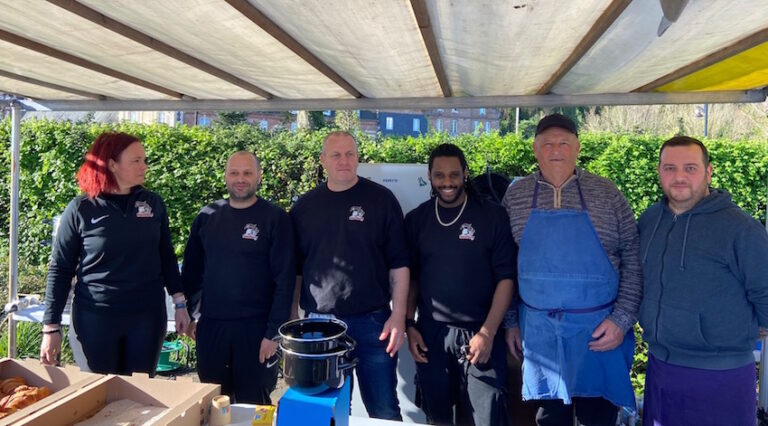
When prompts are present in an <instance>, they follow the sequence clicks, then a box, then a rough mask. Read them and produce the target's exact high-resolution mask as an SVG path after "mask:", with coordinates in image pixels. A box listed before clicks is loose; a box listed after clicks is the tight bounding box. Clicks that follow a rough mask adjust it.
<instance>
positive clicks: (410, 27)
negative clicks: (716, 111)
mask: <svg viewBox="0 0 768 426" xmlns="http://www.w3.org/2000/svg"><path fill="white" fill-rule="evenodd" d="M662 3H663V4H664V9H666V10H667V21H674V20H676V22H672V23H671V24H670V25H669V26H668V28H667V29H666V31H664V32H663V33H662V34H661V35H659V33H660V32H661V31H660V24H661V23H662V21H663V20H664V19H665V18H664V17H665V14H664V12H663V8H662ZM680 7H682V13H680V14H679V17H678V16H675V13H674V10H675V9H678V10H679V9H680ZM670 10H671V11H672V12H670ZM662 28H663V25H662ZM761 53H764V55H763V56H768V4H766V2H765V0H661V2H660V0H634V1H631V0H569V1H568V2H563V1H559V0H471V1H470V0H465V1H461V0H452V1H449V0H410V1H408V0H279V1H277V0H272V1H269V0H163V1H150V0H78V1H75V0H48V1H46V0H24V1H18V0H0V91H3V92H6V93H11V94H17V95H18V96H20V97H27V98H31V99H34V100H35V102H36V103H37V104H38V105H42V106H43V107H46V108H50V109H54V110H114V109H121V110H140V109H145V110H161V109H167V110H192V109H253V110H256V109H262V110H286V109H353V108H384V107H389V108H394V107H408V108H420V107H439V106H456V107H459V106H530V105H581V104H634V103H688V102H748V101H763V100H765V98H766V92H765V90H764V87H766V86H768V60H760V59H755V58H760V57H761ZM713 67H714V68H713ZM713 70H716V71H717V72H713ZM697 76H701V77H700V78H699V77H697ZM705 77H706V78H705ZM686 78H687V80H686ZM683 80H684V81H685V83H686V84H685V85H683V86H684V87H682V88H681V86H680V85H677V86H675V83H676V82H680V81H683ZM670 84H671V85H672V86H670Z"/></svg>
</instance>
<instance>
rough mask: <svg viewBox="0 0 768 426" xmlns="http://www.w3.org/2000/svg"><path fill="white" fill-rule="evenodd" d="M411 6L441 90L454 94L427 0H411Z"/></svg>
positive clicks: (446, 94)
mask: <svg viewBox="0 0 768 426" xmlns="http://www.w3.org/2000/svg"><path fill="white" fill-rule="evenodd" d="M411 8H412V9H413V14H414V15H415V16H416V23H417V24H418V25H419V30H420V31H421V38H422V39H423V40H424V47H425V48H426V49H427V53H428V54H429V59H430V60H431V61H432V68H433V69H434V70H435V76H436V77H437V82H438V83H439V84H440V90H442V92H443V96H445V97H446V98H448V97H451V96H453V92H452V91H451V85H450V83H449V82H448V77H447V76H446V75H445V68H444V67H443V60H442V59H441V58H440V51H439V50H438V48H437V39H436V38H435V33H434V31H432V24H431V23H430V21H429V11H428V10H427V4H426V2H425V0H411Z"/></svg>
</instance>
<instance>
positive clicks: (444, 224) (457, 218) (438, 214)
mask: <svg viewBox="0 0 768 426" xmlns="http://www.w3.org/2000/svg"><path fill="white" fill-rule="evenodd" d="M438 198H440V197H439V196H435V217H436V218H437V222H438V223H439V224H441V225H443V226H451V225H453V224H454V223H456V221H457V220H459V218H460V217H461V214H462V213H464V208H465V207H467V199H468V198H469V196H468V195H467V194H464V203H463V204H462V205H461V210H460V211H459V214H458V215H456V218H455V219H453V220H452V221H450V222H449V223H443V221H442V220H440V213H438V211H437V199H438Z"/></svg>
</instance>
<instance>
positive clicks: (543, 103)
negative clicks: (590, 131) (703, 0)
mask: <svg viewBox="0 0 768 426" xmlns="http://www.w3.org/2000/svg"><path fill="white" fill-rule="evenodd" d="M766 96H768V90H767V89H759V90H745V91H720V92H686V93H667V92H651V93H614V94H594V95H525V96H478V97H451V98H442V97H440V98H376V99H374V98H362V99H274V100H270V101H258V100H201V99H197V100H178V101H173V100H140V101H131V100H105V101H67V100H39V99H35V102H36V103H37V104H39V105H42V106H43V107H45V108H47V109H48V110H51V111H222V110H224V111H227V110H229V111H289V110H294V109H298V110H309V111H322V110H326V109H335V110H354V109H367V110H375V109H387V108H392V109H430V108H482V107H562V106H587V105H657V104H701V103H710V104H717V103H750V102H763V101H765V100H766ZM1 104H2V101H0V105H1ZM31 109H34V110H39V109H37V108H34V107H31Z"/></svg>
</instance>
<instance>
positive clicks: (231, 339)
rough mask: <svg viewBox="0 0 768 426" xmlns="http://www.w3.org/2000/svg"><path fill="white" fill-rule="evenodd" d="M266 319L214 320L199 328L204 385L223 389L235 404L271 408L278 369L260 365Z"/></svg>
mask: <svg viewBox="0 0 768 426" xmlns="http://www.w3.org/2000/svg"><path fill="white" fill-rule="evenodd" d="M266 327H267V319H266V318H261V319H245V320H243V319H240V320H214V319H209V318H205V317H203V318H201V319H200V322H199V323H198V324H197V374H198V375H199V376H200V381H201V382H203V383H216V384H219V385H221V393H222V394H225V395H229V397H230V398H231V399H232V402H233V403H249V404H271V403H272V402H271V400H270V397H269V394H270V393H272V391H274V390H275V385H276V384H277V366H276V365H275V366H273V367H272V368H267V363H266V362H265V363H264V364H260V363H259V349H260V347H261V340H262V339H263V338H264V333H265V332H266Z"/></svg>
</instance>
